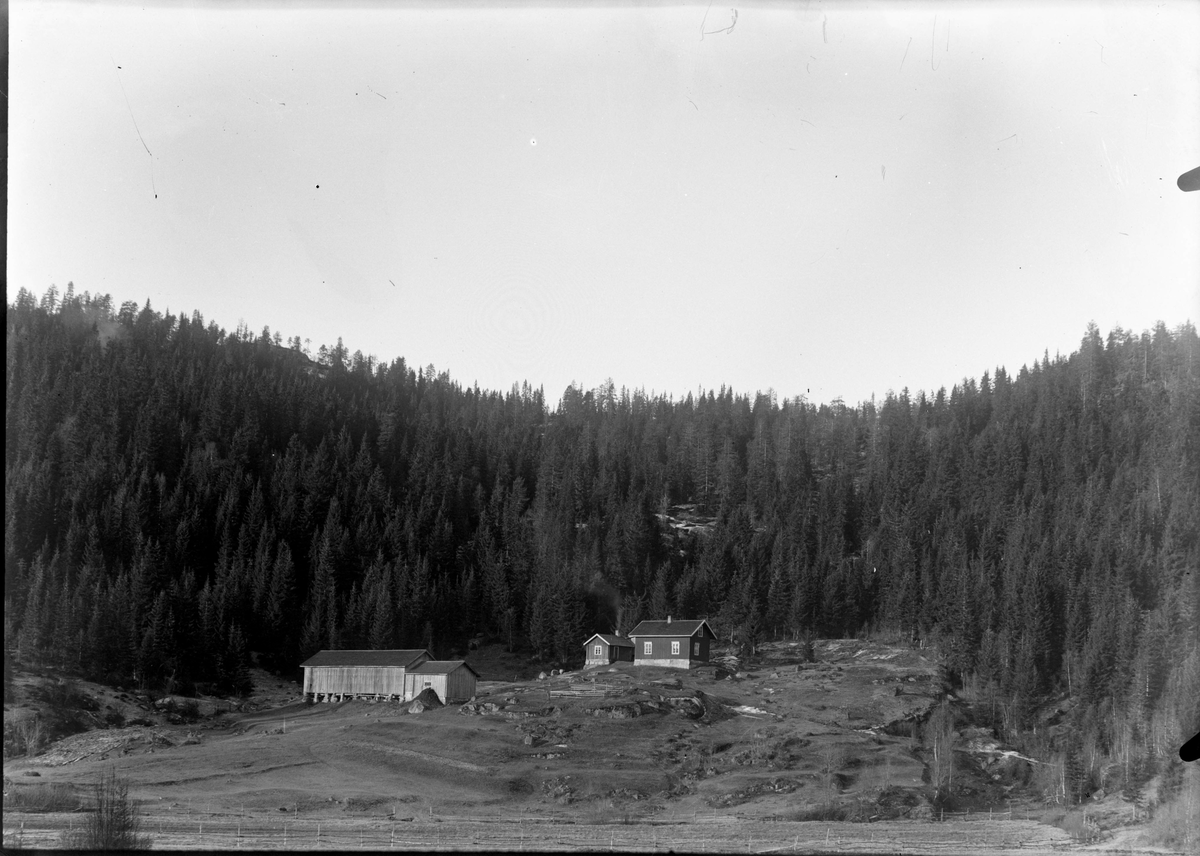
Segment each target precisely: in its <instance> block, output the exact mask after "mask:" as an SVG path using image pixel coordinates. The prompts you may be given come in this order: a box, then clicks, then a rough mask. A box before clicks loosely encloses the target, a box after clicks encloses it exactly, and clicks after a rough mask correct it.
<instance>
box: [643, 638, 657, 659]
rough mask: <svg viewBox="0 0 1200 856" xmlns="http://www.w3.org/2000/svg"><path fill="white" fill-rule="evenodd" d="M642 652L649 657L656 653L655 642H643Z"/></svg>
mask: <svg viewBox="0 0 1200 856" xmlns="http://www.w3.org/2000/svg"><path fill="white" fill-rule="evenodd" d="M642 653H643V654H645V655H646V656H647V657H649V656H650V655H651V654H653V653H654V643H653V642H645V643H643V644H642Z"/></svg>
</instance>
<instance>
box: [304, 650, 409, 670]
mask: <svg viewBox="0 0 1200 856" xmlns="http://www.w3.org/2000/svg"><path fill="white" fill-rule="evenodd" d="M432 656H433V655H432V654H430V653H429V652H428V651H426V650H425V649H424V648H403V649H399V650H398V649H389V650H375V651H318V652H317V653H316V654H313V655H312V656H311V657H309V658H308V659H307V660H305V661H304V662H303V663H301V664H300V665H301V666H306V667H311V666H396V667H398V668H407V667H408V666H409V665H411V664H412V662H413V661H414V660H419V659H420V658H421V657H424V658H425V659H426V660H428V659H429V658H430V657H432Z"/></svg>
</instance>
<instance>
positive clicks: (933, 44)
mask: <svg viewBox="0 0 1200 856" xmlns="http://www.w3.org/2000/svg"><path fill="white" fill-rule="evenodd" d="M936 43H937V15H934V16H933V32H932V33H930V34H929V68H930V69H931V70H933V71H937V66H936V65H934V64H933V54H934V51H935V50H936V49H937V48H936Z"/></svg>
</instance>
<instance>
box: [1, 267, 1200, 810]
mask: <svg viewBox="0 0 1200 856" xmlns="http://www.w3.org/2000/svg"><path fill="white" fill-rule="evenodd" d="M6 334H7V395H6V403H5V408H6V409H5V425H6V439H5V443H6V452H5V537H4V550H5V591H4V598H5V610H4V613H5V645H6V648H7V649H8V650H9V651H11V652H13V653H14V655H15V656H17V657H19V658H20V660H21V661H22V662H28V663H41V664H43V665H48V666H54V667H58V668H61V669H64V670H68V671H72V672H75V673H77V674H80V675H84V676H88V677H90V678H93V679H96V680H101V681H107V682H114V683H124V684H136V685H141V686H145V687H155V688H162V687H167V688H168V689H170V688H176V689H178V688H181V687H183V688H189V687H196V686H204V685H208V686H212V687H215V688H216V689H218V690H223V691H239V690H245V689H246V687H247V685H248V680H249V677H248V675H249V672H248V663H249V652H251V651H254V652H258V654H259V655H260V657H261V658H262V661H263V662H264V663H266V664H267V665H269V666H271V667H273V668H276V669H280V670H294V669H295V667H296V664H297V663H298V662H300V660H302V659H303V658H304V657H306V656H308V655H309V654H311V653H312V652H314V651H316V650H318V649H320V648H327V647H341V648H356V647H357V648H375V647H416V646H429V647H431V648H432V649H433V651H434V652H435V653H436V654H438V655H441V656H445V655H448V654H450V653H452V652H454V651H465V650H466V643H467V640H468V639H471V638H476V637H484V638H487V639H490V640H493V641H502V642H503V643H504V644H506V645H508V646H510V647H511V648H513V649H517V650H524V651H527V652H529V654H530V655H531V656H533V657H536V658H539V659H541V660H543V661H547V662H556V661H557V662H561V663H567V664H570V663H577V662H578V661H579V660H580V659H581V656H582V648H581V644H582V642H583V640H584V639H585V638H586V637H587V635H589V634H590V633H591V632H594V631H614V630H615V631H618V632H620V631H627V630H628V629H630V628H631V627H632V625H633V624H634V623H635V622H636V621H637V620H639V619H640V618H649V617H654V618H658V617H663V616H665V615H667V614H671V615H674V616H676V617H689V618H698V617H707V618H708V619H709V621H710V623H711V624H712V625H713V627H714V628H715V629H716V632H717V633H718V634H719V635H720V636H721V638H722V639H723V640H724V641H727V642H734V643H736V644H738V645H740V646H742V648H743V649H752V647H753V645H754V644H755V643H756V642H758V641H761V640H763V639H769V638H783V637H788V638H799V637H800V636H802V635H819V636H845V635H854V634H876V635H882V636H887V637H890V638H893V639H897V640H900V641H902V642H903V644H914V645H932V646H936V649H937V650H938V651H939V656H940V657H941V658H942V661H943V662H944V666H945V674H946V677H947V680H948V681H951V682H952V683H954V684H956V685H958V686H960V687H966V688H969V689H970V690H971V691H972V692H973V693H975V694H976V697H981V696H982V695H986V696H987V697H989V698H990V699H991V700H992V709H993V710H994V711H995V719H996V721H995V727H996V728H997V730H998V731H1000V732H1001V733H1003V734H1007V735H1009V736H1010V737H1013V736H1014V735H1017V734H1018V733H1020V732H1021V731H1022V730H1023V729H1026V728H1029V727H1031V726H1034V725H1036V724H1037V723H1038V721H1039V719H1038V717H1039V716H1040V710H1041V709H1042V707H1040V706H1043V705H1044V703H1045V702H1046V700H1047V699H1053V700H1056V702H1058V703H1059V704H1060V709H1062V705H1061V702H1062V701H1063V700H1066V702H1067V706H1066V708H1065V709H1067V710H1069V714H1068V715H1069V716H1070V717H1072V718H1073V722H1074V724H1075V726H1076V727H1074V728H1073V729H1071V731H1070V735H1069V736H1068V737H1067V738H1065V740H1066V743H1065V744H1063V745H1061V746H1058V747H1056V748H1057V749H1058V750H1059V751H1061V752H1062V753H1064V754H1063V757H1065V758H1067V759H1068V762H1069V763H1068V764H1067V769H1068V770H1069V772H1070V777H1069V781H1064V789H1065V790H1067V791H1069V794H1068V796H1073V797H1075V798H1079V797H1081V796H1083V795H1085V794H1086V793H1088V792H1089V790H1088V788H1089V786H1094V785H1095V781H1096V776H1098V775H1099V773H1098V770H1100V768H1101V767H1104V766H1105V765H1108V766H1109V767H1111V766H1113V764H1114V762H1118V764H1119V766H1120V768H1121V775H1122V776H1123V777H1124V778H1123V780H1122V781H1123V782H1124V783H1125V784H1126V785H1127V786H1130V785H1136V784H1137V782H1139V781H1144V780H1145V779H1146V777H1148V776H1149V775H1151V774H1152V773H1153V772H1154V771H1155V770H1156V769H1160V768H1161V767H1162V765H1164V764H1166V763H1167V759H1168V758H1169V756H1170V755H1171V754H1172V753H1174V752H1175V751H1176V750H1177V748H1178V746H1179V743H1180V742H1181V735H1183V734H1184V732H1187V733H1188V734H1190V733H1192V732H1193V731H1195V730H1196V729H1197V728H1200V706H1198V705H1197V703H1196V700H1197V699H1198V698H1200V631H1198V620H1200V615H1198V613H1200V574H1198V573H1197V569H1198V568H1200V531H1198V521H1200V342H1198V341H1197V335H1196V330H1195V328H1194V327H1193V326H1192V325H1191V324H1190V323H1189V324H1184V325H1182V326H1179V327H1177V328H1175V329H1173V330H1172V329H1168V328H1167V327H1166V326H1165V325H1164V324H1162V323H1160V324H1158V325H1157V326H1156V327H1155V329H1154V330H1152V331H1149V332H1144V333H1141V334H1134V333H1131V332H1127V331H1124V330H1121V329H1116V330H1113V331H1111V332H1109V333H1108V334H1107V336H1106V337H1105V336H1104V335H1102V334H1101V332H1100V331H1099V330H1098V329H1096V327H1095V326H1094V325H1089V327H1088V329H1087V330H1086V332H1085V334H1084V336H1083V338H1082V341H1081V342H1080V344H1079V348H1078V350H1077V351H1076V352H1074V353H1072V354H1070V355H1069V356H1055V357H1054V358H1051V357H1050V356H1049V354H1045V355H1044V356H1043V357H1042V358H1041V359H1040V360H1039V359H1035V360H1034V361H1033V363H1032V365H1029V366H1022V367H1021V368H1020V370H1019V371H1016V372H1015V373H1009V372H1008V371H1006V370H1005V369H1003V368H996V369H995V370H994V372H992V373H988V372H984V373H983V374H982V376H981V377H979V379H978V380H976V379H972V378H967V379H963V380H961V381H959V382H958V383H957V384H955V385H954V386H952V388H950V389H949V390H946V389H941V390H938V391H937V392H936V393H933V394H927V393H924V392H919V393H917V394H916V395H913V394H911V393H910V392H909V391H908V390H907V389H905V390H903V391H901V392H899V393H896V394H890V393H889V394H888V395H887V397H886V398H885V399H884V400H883V401H882V402H876V401H872V402H869V403H861V404H859V405H857V406H849V405H845V404H843V403H842V402H840V401H835V402H832V403H824V404H815V403H811V402H808V401H806V400H804V399H803V398H798V399H793V400H788V401H783V400H777V399H776V397H775V396H774V395H773V394H762V393H759V394H757V395H753V396H748V395H743V394H737V393H735V392H733V391H732V390H728V389H724V388H722V389H721V390H719V391H708V392H697V393H696V394H688V395H687V396H686V397H684V398H683V399H681V400H680V399H675V398H673V397H671V398H668V397H662V396H659V397H647V396H646V395H645V394H644V393H642V392H640V391H636V390H635V391H629V390H626V389H623V388H622V389H617V388H615V387H614V385H613V383H612V382H611V381H610V382H607V383H605V384H603V385H601V386H600V387H599V388H597V389H593V390H585V389H581V388H578V387H574V386H572V387H568V388H567V389H566V390H565V391H563V392H562V396H561V399H560V400H559V401H558V402H557V404H554V403H550V402H547V401H546V399H545V396H544V394H543V392H542V391H541V390H535V389H532V388H530V387H529V386H528V385H522V386H520V387H517V386H515V385H514V387H513V388H512V389H511V390H510V391H508V392H506V393H505V392H498V391H494V390H481V389H479V388H471V387H464V386H463V385H461V384H460V383H456V382H455V381H454V380H453V379H451V378H450V377H448V376H447V375H446V374H445V373H437V372H435V370H434V368H433V367H432V366H431V367H429V368H418V369H415V370H414V369H413V368H410V367H409V366H408V365H407V364H406V363H405V361H404V360H403V359H397V360H395V361H393V362H391V363H390V364H384V363H381V362H377V361H376V360H375V359H374V358H365V357H364V356H363V355H362V354H361V353H358V352H355V353H354V354H350V353H348V350H347V348H346V347H345V346H344V345H343V344H342V342H341V340H340V339H339V341H338V343H337V345H336V346H333V347H321V348H320V350H319V352H318V353H317V354H316V355H315V357H314V356H310V355H309V354H308V353H307V349H306V348H304V347H302V345H301V342H300V341H299V339H298V338H296V339H293V340H290V341H285V340H283V339H282V337H281V336H280V335H279V334H272V333H271V332H270V331H269V330H268V329H264V330H263V331H262V333H261V334H253V333H252V332H251V331H249V330H248V329H246V328H245V327H244V325H241V326H240V327H239V329H238V330H237V331H236V332H234V333H228V332H226V331H225V330H223V329H222V328H221V327H219V326H218V325H217V324H216V323H211V322H209V323H206V322H205V321H204V319H203V318H202V317H201V315H200V314H199V313H198V312H193V313H192V314H191V315H190V317H189V316H188V315H186V314H179V315H172V314H170V312H169V311H168V312H167V314H165V315H163V314H160V313H159V312H157V311H155V310H154V309H152V308H151V306H150V304H149V302H147V303H146V304H145V306H144V307H140V308H139V306H138V304H136V303H132V302H129V303H125V304H123V305H121V306H120V307H115V306H114V304H113V301H112V299H111V298H110V297H109V296H108V295H104V296H92V295H89V294H87V293H83V294H78V293H76V292H75V291H74V288H73V287H72V286H68V288H67V290H66V292H65V294H61V295H60V294H59V293H58V292H57V291H56V290H55V289H53V288H51V289H50V290H49V291H47V292H46V294H45V295H44V296H42V297H41V298H40V300H39V299H38V298H37V297H35V296H34V295H32V294H30V293H29V292H27V291H24V290H22V291H21V292H20V293H19V295H18V297H17V299H16V301H15V302H14V303H12V304H10V305H8V306H7V309H6ZM880 358H881V359H884V357H883V356H882V355H881V357H880ZM681 506H682V507H684V508H681ZM685 518H686V519H690V520H692V521H696V520H701V521H707V522H706V523H705V525H697V526H679V525H676V524H678V522H679V521H680V520H682V519H685Z"/></svg>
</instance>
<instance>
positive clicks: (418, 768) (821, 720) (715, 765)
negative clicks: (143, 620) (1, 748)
mask: <svg viewBox="0 0 1200 856" xmlns="http://www.w3.org/2000/svg"><path fill="white" fill-rule="evenodd" d="M481 660H483V661H485V662H486V658H481ZM816 660H817V661H816V662H815V663H803V662H800V658H799V656H798V648H797V646H796V645H792V644H789V643H775V644H773V645H770V646H766V647H765V650H764V651H762V653H761V658H760V659H759V660H757V661H756V662H755V663H754V664H753V666H752V667H749V666H745V665H743V664H739V663H737V662H736V661H734V660H733V659H731V658H725V659H723V660H722V663H723V665H722V666H707V667H703V668H699V669H694V670H692V671H690V672H681V671H677V670H670V669H661V668H634V667H632V666H630V665H622V666H620V667H612V668H607V667H605V668H598V669H593V670H587V671H584V672H573V673H567V674H565V675H560V676H555V677H552V678H549V679H547V680H542V681H539V680H531V681H519V680H508V679H507V678H508V677H509V676H511V675H512V674H514V672H513V670H512V669H511V668H510V666H511V664H508V665H506V666H505V671H502V672H501V673H500V676H503V677H505V678H506V679H505V680H503V681H500V680H490V681H482V682H481V683H480V685H479V688H478V693H477V696H476V699H475V701H474V702H472V703H468V704H466V705H461V706H458V705H452V706H450V707H445V708H439V709H434V710H429V711H426V712H424V713H421V714H416V715H410V714H407V713H404V712H403V708H402V707H401V706H400V705H399V704H388V703H371V702H365V701H354V702H343V703H339V704H317V705H308V704H305V703H304V702H302V701H301V700H300V698H299V687H298V686H296V685H295V684H291V683H290V682H287V681H282V680H280V679H278V678H272V677H270V676H266V675H265V674H257V675H256V681H257V684H258V686H257V689H256V696H255V697H254V698H252V699H250V700H249V701H248V702H247V703H243V704H242V705H241V709H240V710H236V709H234V710H228V711H222V709H221V703H220V702H213V701H211V700H205V701H203V705H204V709H205V711H208V712H207V713H206V714H205V715H203V716H201V717H200V718H199V719H196V720H195V721H192V722H186V723H182V722H175V721H172V720H173V719H175V720H177V719H178V716H177V715H176V714H164V713H163V712H162V710H161V708H162V705H161V704H160V705H159V706H158V707H157V708H156V707H155V706H154V705H152V704H149V703H147V702H146V701H145V700H142V701H141V702H139V701H138V699H137V698H136V697H133V696H130V695H129V694H123V693H118V694H117V695H115V696H113V698H114V699H119V697H120V695H125V696H126V699H127V701H121V703H123V704H132V705H133V706H134V709H133V710H131V711H130V716H133V714H135V713H136V714H137V716H136V717H134V718H137V719H138V720H140V722H139V724H138V725H135V726H129V727H123V728H116V727H113V728H106V729H105V728H100V729H95V730H90V731H86V732H83V733H80V734H75V735H72V736H69V737H65V738H63V739H61V740H58V741H57V742H55V743H53V744H52V745H50V746H49V747H47V749H46V751H45V752H43V753H42V754H40V755H38V756H36V757H32V758H18V759H12V760H6V762H5V764H4V779H5V812H4V844H5V846H6V847H11V846H26V847H28V846H40V847H48V846H55V844H56V843H57V841H58V838H57V836H58V835H59V834H60V833H61V831H63V830H66V829H69V828H71V827H73V826H78V825H79V824H81V822H82V818H83V814H82V813H81V812H80V811H79V810H78V809H80V808H82V807H83V806H84V805H85V804H86V801H87V794H88V788H89V786H90V784H91V783H92V782H95V781H96V779H97V778H98V776H99V775H100V774H101V772H104V771H107V770H109V769H114V770H115V771H116V773H117V774H118V775H119V776H120V777H122V778H124V779H126V780H127V781H128V782H129V783H130V793H131V796H132V797H134V798H135V799H136V800H137V801H138V802H139V803H140V805H141V808H142V813H143V816H144V818H145V826H144V832H145V833H146V834H147V835H148V836H150V840H151V843H152V844H153V846H155V847H159V848H177V849H192V848H204V849H209V848H220V849H226V848H251V849H297V848H301V849H357V848H363V849H389V848H394V849H408V850H424V849H438V848H441V849H454V850H469V849H478V850H489V849H529V850H560V849H576V850H595V849H606V848H609V847H611V848H612V849H614V850H655V849H660V850H676V851H704V850H712V851H730V850H736V851H738V852H785V851H789V850H795V851H796V852H863V853H874V852H922V853H928V852H956V853H957V852H987V853H1004V852H1009V851H1013V852H1016V851H1018V850H1019V851H1020V852H1022V853H1030V852H1050V851H1051V850H1061V849H1062V848H1064V847H1071V846H1073V845H1072V843H1071V838H1070V837H1069V836H1068V834H1067V833H1066V832H1065V831H1064V830H1062V829H1059V828H1057V827H1055V826H1051V825H1049V824H1046V823H1042V822H1039V819H1040V818H1041V817H1042V815H1041V814H1040V810H1039V807H1037V806H1032V813H1031V810H1030V806H1031V803H1029V802H1028V801H1025V802H1022V801H1020V800H1019V799H1017V797H1018V791H1017V786H1016V785H1015V784H1014V783H1013V782H1014V781H1015V779H1013V778H1012V776H1013V775H1015V774H1014V770H1016V771H1017V772H1019V770H1017V767H1016V766H1014V764H1016V765H1017V766H1019V765H1020V764H1022V763H1024V762H1023V761H1016V762H1014V761H1013V759H1012V758H1011V757H1004V756H996V755H995V754H994V753H993V754H987V753H983V754H979V755H978V756H975V755H972V754H970V753H968V752H966V751H963V752H960V753H957V754H959V755H961V756H962V757H961V758H959V759H958V766H959V773H958V774H957V775H958V777H959V778H958V780H957V782H958V786H959V788H960V789H961V792H962V793H963V794H964V795H965V796H964V799H969V800H970V801H972V802H971V804H970V805H968V806H967V807H969V808H974V809H975V810H976V811H975V812H974V813H973V814H971V815H970V816H969V817H970V819H969V820H967V819H963V817H962V816H951V817H947V818H946V819H945V820H944V821H941V822H939V821H938V818H939V816H940V815H941V808H940V807H939V808H935V807H934V806H933V804H932V803H931V800H930V795H931V794H930V788H929V786H928V773H927V770H926V757H925V754H924V750H923V748H922V747H921V745H920V743H919V741H918V740H916V739H915V738H914V737H913V736H911V735H912V733H913V729H912V724H913V723H914V722H917V721H919V720H920V719H921V718H922V717H923V716H924V715H925V714H926V713H927V712H928V711H929V709H930V708H931V707H932V706H933V705H935V704H937V703H939V701H940V700H941V699H942V698H943V693H942V689H941V687H940V684H939V683H938V681H937V680H936V669H935V668H934V665H933V663H932V661H931V660H930V659H929V658H928V657H927V656H926V654H925V653H924V652H921V651H917V650H911V649H907V648H893V647H889V646H885V645H881V644H877V643H870V642H863V641H859V640H829V641H825V642H822V643H819V644H818V645H817V648H816ZM493 674H494V673H493ZM484 676H485V677H489V676H492V675H491V674H489V673H488V671H487V670H486V669H485V670H484ZM86 686H87V688H88V690H89V691H94V692H95V693H97V694H103V693H109V694H112V693H116V691H113V690H108V689H103V688H97V687H94V685H90V684H89V685H86ZM105 698H107V696H105ZM105 698H98V699H97V700H98V701H99V702H102V703H103V704H108V703H111V702H106V701H105ZM103 704H102V705H101V707H103ZM226 707H229V705H228V704H226ZM7 716H8V713H7V712H6V717H7ZM964 745H966V741H964ZM50 792H53V793H54V794H56V795H57V796H58V798H59V803H60V804H57V805H54V806H50V807H49V808H51V809H52V810H50V811H42V812H31V811H25V810H17V807H18V806H22V805H27V804H28V803H29V801H30V800H29V798H30V797H31V796H32V795H36V794H37V793H50ZM1014 807H1016V809H1017V810H1016V811H1012V809H1013V808H1014ZM989 808H992V809H994V813H993V814H992V815H991V817H992V819H991V820H989V819H988V818H989V815H988V809H989ZM1006 812H1007V813H1006ZM1001 817H1003V818H1004V819H1000V818H1001ZM842 820H856V821H867V822H856V823H847V822H840V821H842ZM1125 846H1126V847H1132V849H1134V850H1136V847H1135V846H1133V845H1129V844H1128V843H1127V844H1126V845H1125ZM1160 852H1161V851H1160Z"/></svg>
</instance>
